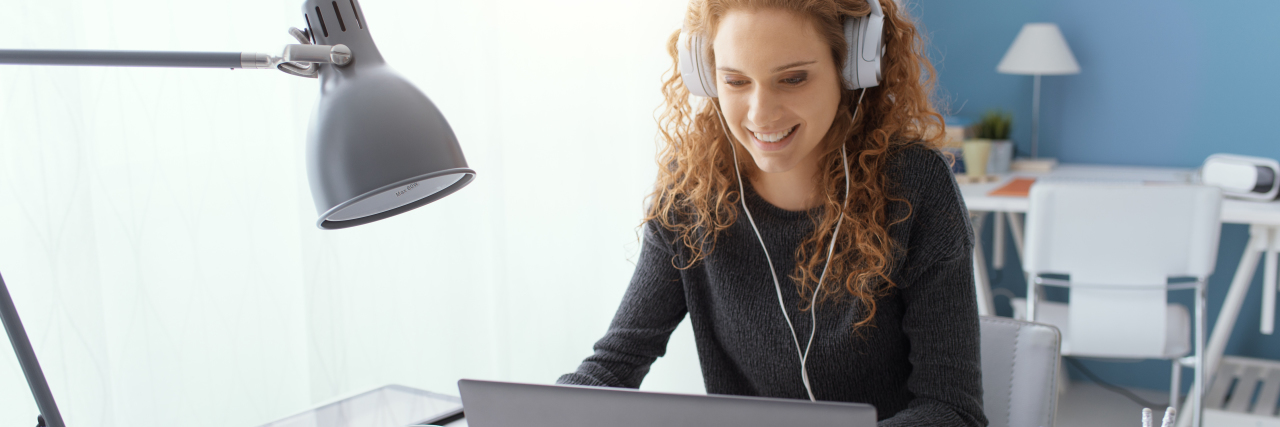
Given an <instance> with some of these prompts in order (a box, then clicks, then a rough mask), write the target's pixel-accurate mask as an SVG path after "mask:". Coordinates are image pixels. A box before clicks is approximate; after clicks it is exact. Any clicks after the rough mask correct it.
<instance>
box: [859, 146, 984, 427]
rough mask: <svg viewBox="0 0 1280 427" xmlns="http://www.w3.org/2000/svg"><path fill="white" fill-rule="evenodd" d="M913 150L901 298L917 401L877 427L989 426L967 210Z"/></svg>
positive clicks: (939, 167) (941, 173) (906, 182)
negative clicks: (909, 210)
mask: <svg viewBox="0 0 1280 427" xmlns="http://www.w3.org/2000/svg"><path fill="white" fill-rule="evenodd" d="M912 151H917V153H913V154H910V155H908V157H911V159H910V161H909V163H912V164H913V166H914V167H911V168H908V170H903V171H901V175H900V176H902V179H901V181H899V182H900V183H902V184H903V188H904V190H906V193H907V194H906V196H907V199H908V200H910V201H911V202H912V207H911V215H912V217H911V218H910V220H909V221H908V222H907V223H904V224H903V225H908V224H909V225H908V226H909V227H910V230H909V237H908V238H907V239H906V240H907V241H906V242H905V243H906V245H905V248H903V249H905V250H906V251H905V262H904V263H902V264H900V265H901V266H902V267H901V268H902V271H901V272H900V273H901V274H900V275H899V276H898V277H899V278H900V279H899V280H901V282H899V283H898V291H899V292H900V295H901V297H902V298H903V302H904V303H905V306H906V311H905V313H904V315H903V319H902V328H903V332H904V334H905V335H906V336H907V337H908V340H909V342H910V344H911V352H910V355H909V359H910V362H911V366H912V371H911V375H910V377H909V378H908V381H907V388H908V389H909V390H910V391H911V392H912V393H913V394H914V395H915V398H914V399H913V400H912V401H911V402H909V403H908V406H907V408H906V409H904V410H902V411H899V412H898V413H897V414H895V415H894V416H893V417H891V418H888V419H885V420H882V421H881V422H880V423H879V426H880V427H890V426H985V425H987V419H986V416H985V415H984V414H983V407H982V405H983V404H982V362H981V358H980V353H979V343H980V342H981V340H980V338H979V330H978V310H977V301H976V296H975V291H974V288H973V286H974V282H973V253H972V249H973V232H972V228H971V227H970V225H969V216H968V211H967V209H966V208H965V206H964V201H963V200H962V199H961V197H960V191H959V188H957V187H956V184H955V178H954V177H952V176H951V174H950V171H949V168H948V167H947V166H946V164H945V162H944V161H943V159H942V158H941V157H940V156H939V155H937V154H936V152H933V151H932V150H912ZM917 160H918V161H917Z"/></svg>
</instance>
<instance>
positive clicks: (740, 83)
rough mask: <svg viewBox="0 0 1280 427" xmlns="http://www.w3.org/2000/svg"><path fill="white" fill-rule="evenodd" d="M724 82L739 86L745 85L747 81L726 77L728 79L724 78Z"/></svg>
mask: <svg viewBox="0 0 1280 427" xmlns="http://www.w3.org/2000/svg"><path fill="white" fill-rule="evenodd" d="M724 83H725V84H727V85H729V86H733V87H740V86H743V85H746V84H747V81H746V80H733V79H728V80H725V81H724Z"/></svg>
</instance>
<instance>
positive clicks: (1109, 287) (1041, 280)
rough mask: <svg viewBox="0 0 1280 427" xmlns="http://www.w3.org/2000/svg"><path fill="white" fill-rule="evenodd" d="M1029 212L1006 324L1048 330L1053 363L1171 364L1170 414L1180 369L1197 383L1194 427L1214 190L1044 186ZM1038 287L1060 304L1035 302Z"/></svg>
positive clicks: (1215, 218) (1212, 257)
mask: <svg viewBox="0 0 1280 427" xmlns="http://www.w3.org/2000/svg"><path fill="white" fill-rule="evenodd" d="M1030 202H1031V205H1030V208H1029V209H1028V211H1027V225H1026V239H1027V240H1026V246H1025V257H1024V260H1023V270H1024V271H1025V273H1026V274H1027V299H1026V300H1025V302H1026V311H1025V312H1023V311H1022V310H1019V308H1021V307H1020V306H1021V305H1022V304H1021V302H1022V301H1021V300H1020V299H1019V300H1015V301H1014V309H1015V317H1019V318H1025V319H1027V320H1030V321H1033V322H1043V323H1048V324H1051V325H1054V326H1057V327H1058V329H1060V330H1061V331H1062V336H1063V342H1062V354H1063V355H1070V356H1084V357H1103V358H1133V359H1170V360H1172V361H1173V367H1172V375H1173V379H1172V384H1171V385H1170V388H1169V399H1170V402H1171V403H1170V405H1171V406H1172V405H1176V404H1177V401H1178V391H1179V386H1180V384H1179V383H1180V373H1181V367H1182V366H1184V365H1189V366H1191V367H1193V368H1194V369H1195V374H1196V377H1197V378H1200V381H1199V382H1197V383H1196V384H1197V387H1196V390H1193V393H1194V394H1193V396H1194V397H1195V399H1196V400H1195V406H1193V408H1194V414H1192V417H1193V420H1194V422H1196V423H1197V425H1198V423H1199V420H1200V410H1201V408H1202V406H1203V405H1202V403H1201V402H1202V397H1203V395H1204V392H1203V387H1202V386H1200V385H1201V384H1205V378H1201V377H1202V376H1203V373H1204V356H1203V352H1204V336H1205V284H1206V283H1207V281H1208V279H1209V275H1210V274H1212V273H1213V268H1214V262H1215V261H1216V259H1217V253H1218V234H1219V230H1220V228H1221V224H1220V221H1219V212H1220V206H1221V203H1222V195H1221V192H1220V190H1219V189H1217V188H1213V187H1204V186H1191V185H1142V184H1098V183H1078V182H1045V183H1038V184H1036V185H1034V186H1033V187H1032V189H1031V195H1030ZM1046 275H1058V276H1070V277H1069V278H1068V279H1065V280H1064V279H1059V278H1052V277H1045V276H1046ZM1170 279H1174V280H1173V281H1171V280H1170ZM1178 279H1190V280H1192V281H1191V282H1186V281H1183V282H1178ZM1041 285H1051V286H1065V287H1069V288H1070V289H1071V293H1070V297H1069V300H1070V302H1069V303H1067V304H1062V303H1054V302H1047V301H1039V300H1040V298H1039V297H1038V295H1039V293H1040V292H1039V287H1040V286H1041ZM1176 289H1194V290H1195V305H1196V309H1195V322H1194V327H1195V336H1196V342H1195V343H1194V347H1195V348H1194V350H1195V356H1194V357H1192V358H1186V357H1184V356H1186V355H1187V353H1188V352H1190V351H1191V350H1192V348H1191V347H1192V343H1191V342H1190V341H1191V338H1190V332H1191V331H1190V328H1191V327H1192V322H1191V319H1190V318H1189V317H1190V316H1188V313H1187V309H1186V308H1185V307H1183V306H1181V305H1178V304H1169V303H1168V291H1169V290H1176ZM1037 306H1039V307H1037Z"/></svg>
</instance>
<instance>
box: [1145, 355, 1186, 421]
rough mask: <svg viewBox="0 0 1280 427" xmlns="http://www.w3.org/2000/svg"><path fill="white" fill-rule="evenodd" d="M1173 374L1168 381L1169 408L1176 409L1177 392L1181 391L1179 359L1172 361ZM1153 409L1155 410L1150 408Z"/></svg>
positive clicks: (1180, 363)
mask: <svg viewBox="0 0 1280 427" xmlns="http://www.w3.org/2000/svg"><path fill="white" fill-rule="evenodd" d="M1172 362H1173V372H1172V375H1170V378H1171V380H1170V381H1169V382H1170V384H1169V406H1170V407H1172V408H1177V407H1178V392H1179V391H1182V381H1181V380H1182V361H1181V358H1174V359H1173V361H1172ZM1152 409H1155V408H1152Z"/></svg>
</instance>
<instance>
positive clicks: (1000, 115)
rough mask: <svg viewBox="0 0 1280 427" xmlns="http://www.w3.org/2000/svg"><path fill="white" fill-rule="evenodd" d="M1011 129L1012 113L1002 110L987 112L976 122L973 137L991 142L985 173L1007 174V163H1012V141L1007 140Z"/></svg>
mask: <svg viewBox="0 0 1280 427" xmlns="http://www.w3.org/2000/svg"><path fill="white" fill-rule="evenodd" d="M1012 127H1013V113H1010V112H1007V111H1003V110H989V111H987V112H986V113H983V114H982V119H981V120H979V121H978V124H977V126H976V129H974V136H975V137H977V138H978V139H985V140H989V141H991V148H990V151H991V154H990V155H989V157H988V161H987V171H986V172H987V173H991V174H999V173H1006V172H1009V163H1010V162H1012V161H1013V141H1010V140H1009V132H1010V130H1011V128H1012Z"/></svg>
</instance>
